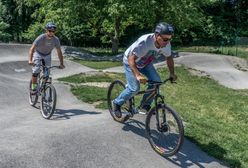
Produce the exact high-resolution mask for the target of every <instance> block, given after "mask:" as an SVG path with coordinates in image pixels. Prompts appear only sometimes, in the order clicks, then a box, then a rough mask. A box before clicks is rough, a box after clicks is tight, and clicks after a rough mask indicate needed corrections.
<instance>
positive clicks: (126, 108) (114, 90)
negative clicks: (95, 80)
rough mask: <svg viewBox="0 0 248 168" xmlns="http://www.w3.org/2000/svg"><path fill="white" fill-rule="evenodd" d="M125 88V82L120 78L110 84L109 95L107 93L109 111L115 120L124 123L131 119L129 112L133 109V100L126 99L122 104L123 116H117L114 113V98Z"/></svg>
mask: <svg viewBox="0 0 248 168" xmlns="http://www.w3.org/2000/svg"><path fill="white" fill-rule="evenodd" d="M124 89H125V84H124V83H123V82H122V81H120V80H116V81H114V82H112V83H111V84H110V86H109V88H108V95H107V102H108V109H109V112H110V114H111V116H112V117H113V119H114V120H115V121H118V122H121V123H124V122H125V121H127V120H128V119H129V114H130V110H131V100H128V101H126V102H125V103H124V104H123V105H122V106H121V113H122V117H121V118H118V117H116V115H115V113H114V109H113V100H114V99H116V98H117V97H118V96H119V95H120V94H121V92H122V91H123V90H124Z"/></svg>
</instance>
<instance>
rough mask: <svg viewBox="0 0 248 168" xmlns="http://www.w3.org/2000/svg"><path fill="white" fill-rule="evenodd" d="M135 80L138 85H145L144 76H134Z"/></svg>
mask: <svg viewBox="0 0 248 168" xmlns="http://www.w3.org/2000/svg"><path fill="white" fill-rule="evenodd" d="M136 79H137V80H138V81H139V82H140V83H143V84H145V83H146V82H147V79H146V78H145V77H144V76H142V75H140V74H139V75H137V76H136Z"/></svg>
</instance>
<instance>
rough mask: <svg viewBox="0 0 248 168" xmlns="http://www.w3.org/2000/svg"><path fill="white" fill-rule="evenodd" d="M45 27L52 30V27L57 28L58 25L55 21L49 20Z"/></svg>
mask: <svg viewBox="0 0 248 168" xmlns="http://www.w3.org/2000/svg"><path fill="white" fill-rule="evenodd" d="M45 28H46V29H49V30H51V29H56V28H57V27H56V25H55V23H53V22H48V23H47V24H46V26H45Z"/></svg>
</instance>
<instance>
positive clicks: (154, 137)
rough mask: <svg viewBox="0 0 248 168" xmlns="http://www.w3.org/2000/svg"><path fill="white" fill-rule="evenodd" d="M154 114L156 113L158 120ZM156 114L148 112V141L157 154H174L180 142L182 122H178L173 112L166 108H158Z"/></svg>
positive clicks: (181, 138)
mask: <svg viewBox="0 0 248 168" xmlns="http://www.w3.org/2000/svg"><path fill="white" fill-rule="evenodd" d="M154 110H155V109H154ZM156 115H158V120H157V119H156ZM156 115H151V114H149V123H148V124H149V125H148V126H147V127H149V128H147V131H148V136H149V142H150V143H151V145H152V147H153V149H154V150H155V151H156V152H158V153H159V154H161V155H163V156H171V155H174V154H175V153H176V152H177V151H178V150H179V148H180V146H181V144H182V140H183V130H182V129H183V128H182V124H181V123H179V120H178V119H177V118H176V117H175V115H174V112H172V111H171V110H169V109H167V108H161V107H160V108H158V113H157V114H156Z"/></svg>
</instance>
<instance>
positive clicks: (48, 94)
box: [40, 85, 57, 119]
mask: <svg viewBox="0 0 248 168" xmlns="http://www.w3.org/2000/svg"><path fill="white" fill-rule="evenodd" d="M56 98H57V96H56V90H55V88H54V86H53V85H46V86H45V88H44V90H43V92H42V97H41V106H40V112H41V115H42V117H44V118H45V119H50V118H51V117H52V115H53V113H54V111H55V108H56Z"/></svg>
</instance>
